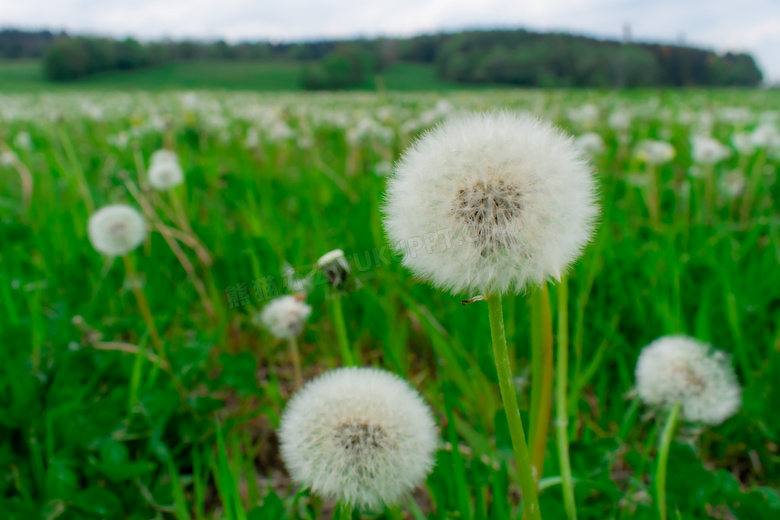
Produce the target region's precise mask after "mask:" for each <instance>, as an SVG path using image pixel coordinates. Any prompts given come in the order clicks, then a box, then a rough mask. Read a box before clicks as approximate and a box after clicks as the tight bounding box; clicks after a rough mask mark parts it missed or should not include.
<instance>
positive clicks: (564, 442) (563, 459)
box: [555, 277, 577, 520]
mask: <svg viewBox="0 0 780 520" xmlns="http://www.w3.org/2000/svg"><path fill="white" fill-rule="evenodd" d="M568 303H569V284H568V279H567V278H566V277H564V278H563V279H562V280H561V283H560V284H559V285H558V338H557V340H558V341H557V343H556V355H557V356H558V357H557V359H556V374H555V381H556V383H555V433H556V440H557V445H558V460H559V462H560V467H561V486H562V488H563V505H564V507H565V508H566V515H567V516H568V517H569V519H570V520H577V505H576V503H575V501H574V481H573V479H572V476H571V462H570V461H569V428H568V427H569V413H568V409H567V406H566V393H567V383H568V381H569V374H568V372H569V328H568V326H569V323H568V322H569V307H568Z"/></svg>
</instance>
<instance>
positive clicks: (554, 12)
mask: <svg viewBox="0 0 780 520" xmlns="http://www.w3.org/2000/svg"><path fill="white" fill-rule="evenodd" d="M624 24H629V25H630V27H631V33H632V35H633V37H634V39H636V40H643V41H678V40H679V39H680V38H684V40H685V42H686V43H688V44H695V45H701V46H704V47H708V48H712V49H716V50H718V51H724V50H737V51H748V52H751V53H752V54H753V56H754V57H755V58H756V59H757V60H758V63H759V66H760V67H761V69H762V70H763V71H764V75H765V77H766V78H768V79H770V80H772V81H775V82H778V81H780V0H392V1H382V0H271V1H269V0H0V26H15V27H22V28H31V29H32V28H49V29H65V30H67V31H70V32H84V33H100V34H110V35H118V36H125V35H130V36H135V37H138V38H143V39H155V38H162V37H172V38H181V37H190V38H202V39H218V38H224V39H227V40H229V41H236V40H241V39H248V40H267V39H272V40H295V39H313V38H333V37H339V38H341V37H351V36H375V35H388V36H406V35H413V34H420V33H429V32H435V31H440V30H456V29H462V28H494V27H523V28H528V29H538V30H547V29H556V30H570V31H572V32H577V33H583V34H590V35H596V36H607V37H620V36H621V35H622V32H623V26H624Z"/></svg>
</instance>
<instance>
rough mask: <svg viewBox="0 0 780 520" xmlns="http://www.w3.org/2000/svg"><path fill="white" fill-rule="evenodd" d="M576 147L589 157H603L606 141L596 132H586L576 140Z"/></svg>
mask: <svg viewBox="0 0 780 520" xmlns="http://www.w3.org/2000/svg"><path fill="white" fill-rule="evenodd" d="M574 146H576V147H577V148H579V149H580V150H582V152H583V153H586V154H588V155H601V154H603V153H604V151H605V150H606V147H605V146H604V139H603V138H602V137H601V136H600V135H599V134H597V133H595V132H586V133H584V134H582V135H580V136H577V137H576V138H575V139H574Z"/></svg>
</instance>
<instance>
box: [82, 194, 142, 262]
mask: <svg viewBox="0 0 780 520" xmlns="http://www.w3.org/2000/svg"><path fill="white" fill-rule="evenodd" d="M87 234H88V235H89V241H90V242H92V247H94V248H95V249H96V250H97V251H99V252H101V253H105V254H107V255H109V256H123V255H126V254H127V253H129V252H130V251H132V250H133V249H135V248H136V247H138V246H139V245H141V242H143V241H144V237H145V236H146V222H145V221H144V217H143V216H142V215H141V214H140V213H139V212H138V211H137V210H136V209H135V208H132V207H130V206H125V205H124V204H116V205H113V206H105V207H103V208H100V209H99V210H97V211H96V212H95V213H94V214H93V215H92V216H91V217H89V222H88V224H87Z"/></svg>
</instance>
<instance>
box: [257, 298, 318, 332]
mask: <svg viewBox="0 0 780 520" xmlns="http://www.w3.org/2000/svg"><path fill="white" fill-rule="evenodd" d="M310 315H311V306H310V305H307V304H306V302H305V301H304V299H303V298H302V297H301V296H298V295H295V296H280V297H279V298H275V299H273V300H271V302H270V303H269V304H268V305H266V306H265V307H263V310H262V312H260V313H259V314H257V315H256V316H255V317H254V319H253V323H254V324H255V325H258V326H262V327H264V328H265V329H266V330H268V332H270V333H271V335H272V336H274V337H275V338H277V339H289V338H294V337H296V336H298V335H300V334H301V332H303V326H304V325H305V324H306V320H308V319H309V316H310Z"/></svg>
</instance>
